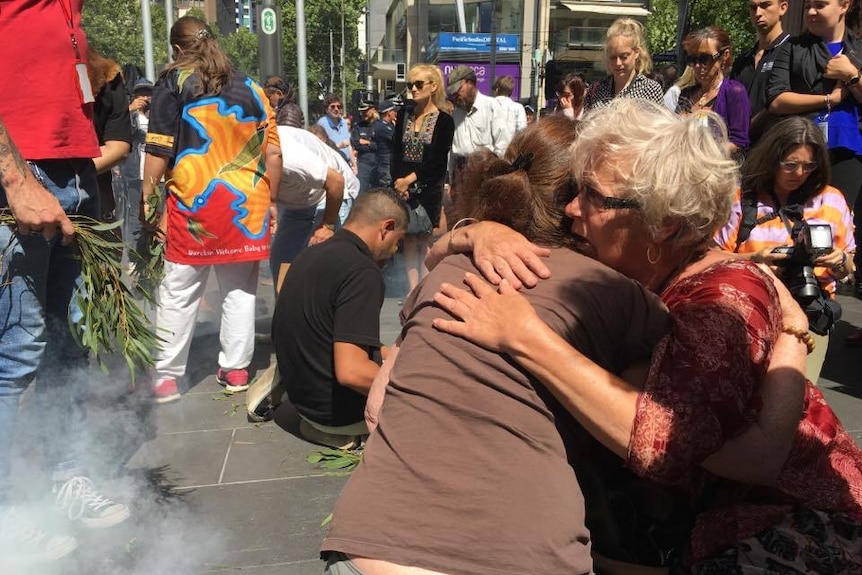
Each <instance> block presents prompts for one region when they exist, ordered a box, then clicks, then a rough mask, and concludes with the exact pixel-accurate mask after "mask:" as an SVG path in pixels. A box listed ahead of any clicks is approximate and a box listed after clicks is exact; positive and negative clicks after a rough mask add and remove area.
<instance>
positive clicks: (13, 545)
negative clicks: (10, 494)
mask: <svg viewBox="0 0 862 575" xmlns="http://www.w3.org/2000/svg"><path fill="white" fill-rule="evenodd" d="M77 547H78V542H77V541H75V538H74V537H69V536H68V535H49V534H47V533H45V532H44V531H42V530H41V529H39V528H37V527H36V526H34V525H33V524H31V523H30V522H29V521H28V520H27V519H26V518H25V517H23V516H22V514H21V513H19V512H18V510H17V509H16V508H14V507H12V508H10V509H8V510H6V511H4V512H2V513H0V572H3V573H10V572H11V573H16V572H18V571H17V570H16V571H10V570H11V569H13V568H17V569H20V568H22V567H27V566H30V565H38V564H41V563H50V562H52V561H57V560H58V559H61V558H62V557H65V556H66V555H68V554H69V553H71V552H72V551H74V550H75V549H76V548H77Z"/></svg>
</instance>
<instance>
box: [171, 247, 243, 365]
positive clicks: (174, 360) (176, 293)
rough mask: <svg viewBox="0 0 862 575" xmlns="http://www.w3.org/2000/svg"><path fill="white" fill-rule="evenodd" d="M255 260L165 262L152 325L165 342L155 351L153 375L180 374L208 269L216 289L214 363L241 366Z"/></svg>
mask: <svg viewBox="0 0 862 575" xmlns="http://www.w3.org/2000/svg"><path fill="white" fill-rule="evenodd" d="M259 266H260V262H240V263H236V264H220V265H213V266H209V265H205V266H192V265H186V264H178V263H173V262H169V261H165V276H164V278H163V279H162V282H161V284H160V285H159V299H158V307H157V308H156V328H157V330H158V331H157V333H158V335H159V336H160V337H161V338H162V339H164V340H165V341H164V342H162V344H161V349H160V350H158V351H157V352H156V358H155V369H156V377H157V378H158V379H164V378H173V379H176V378H179V377H182V376H183V375H185V373H186V365H187V363H188V359H189V347H190V346H191V342H192V336H193V335H194V331H195V322H196V321H197V315H198V310H199V309H200V303H201V299H202V298H203V296H204V293H205V292H206V286H207V278H208V277H209V274H210V268H212V269H213V270H214V271H215V275H216V279H217V280H218V284H219V291H220V292H221V297H222V305H221V328H220V330H219V341H220V344H221V350H220V351H219V356H218V363H219V367H221V368H222V369H245V368H247V367H248V365H249V364H250V363H251V358H252V355H254V320H255V294H256V292H257V279H258V269H259Z"/></svg>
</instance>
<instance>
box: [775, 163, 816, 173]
mask: <svg viewBox="0 0 862 575" xmlns="http://www.w3.org/2000/svg"><path fill="white" fill-rule="evenodd" d="M778 165H779V166H780V167H781V170H782V171H784V172H787V173H788V174H792V173H793V172H795V171H796V170H798V169H799V168H802V171H803V172H804V173H806V174H810V173H811V172H813V171H814V170H816V169H817V166H819V165H820V164H818V163H817V162H797V161H794V160H785V161H781V162H778Z"/></svg>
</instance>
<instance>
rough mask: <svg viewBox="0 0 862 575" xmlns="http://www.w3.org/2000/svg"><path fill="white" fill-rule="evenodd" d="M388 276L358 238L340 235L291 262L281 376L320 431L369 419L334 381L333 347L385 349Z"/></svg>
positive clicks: (277, 319)
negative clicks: (382, 311)
mask: <svg viewBox="0 0 862 575" xmlns="http://www.w3.org/2000/svg"><path fill="white" fill-rule="evenodd" d="M383 293H384V283H383V273H382V272H381V271H380V268H379V267H378V266H377V264H376V263H375V262H374V260H373V259H372V257H371V252H370V251H369V250H368V247H367V246H366V245H365V242H363V241H362V240H361V239H360V238H359V237H358V236H357V235H356V234H354V233H352V232H350V231H349V230H346V229H341V230H339V231H338V232H336V234H335V235H334V236H333V237H332V239H330V240H328V241H326V242H323V243H322V244H317V245H315V246H311V247H309V248H306V249H305V250H303V251H302V253H300V254H299V256H298V257H297V258H296V259H295V260H294V261H293V263H292V264H291V266H290V269H289V270H288V272H287V275H286V276H285V278H284V284H283V285H282V287H281V291H280V292H279V296H278V303H277V304H276V307H275V314H274V316H273V318H272V340H273V344H274V346H275V356H276V360H277V361H278V369H279V372H280V373H281V377H282V380H283V381H284V383H285V387H286V389H287V395H288V397H289V398H290V401H291V403H293V405H294V406H295V407H296V410H297V411H298V412H299V413H300V414H301V415H303V416H304V417H306V418H307V419H309V420H311V421H314V422H315V423H319V424H321V425H329V426H336V427H337V426H342V425H350V424H353V423H356V422H358V421H361V420H362V419H363V412H364V410H365V396H364V395H362V394H360V393H357V392H355V391H353V390H352V389H349V388H347V387H345V386H343V385H340V384H339V383H338V382H337V381H336V380H335V363H334V357H333V344H334V343H335V342H337V341H339V342H346V343H352V344H355V345H358V346H360V347H362V348H364V349H366V350H367V351H368V357H369V358H372V359H373V358H375V356H376V355H377V354H378V352H379V348H380V308H381V307H382V306H383Z"/></svg>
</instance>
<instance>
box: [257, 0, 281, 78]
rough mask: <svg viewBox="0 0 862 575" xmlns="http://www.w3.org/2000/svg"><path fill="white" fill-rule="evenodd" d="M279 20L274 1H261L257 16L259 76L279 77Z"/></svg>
mask: <svg viewBox="0 0 862 575" xmlns="http://www.w3.org/2000/svg"><path fill="white" fill-rule="evenodd" d="M280 20H281V18H280V16H279V9H278V5H277V4H276V3H275V0H263V1H262V2H261V3H260V12H258V15H257V21H258V33H257V41H258V48H259V49H260V76H261V80H265V79H266V78H268V77H269V76H281V22H280Z"/></svg>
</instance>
